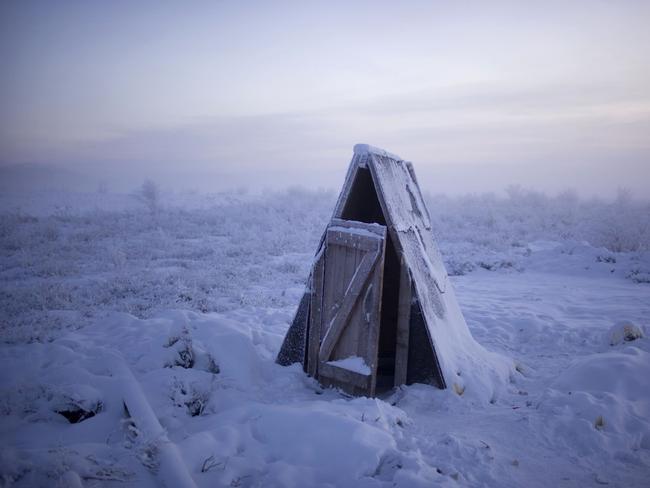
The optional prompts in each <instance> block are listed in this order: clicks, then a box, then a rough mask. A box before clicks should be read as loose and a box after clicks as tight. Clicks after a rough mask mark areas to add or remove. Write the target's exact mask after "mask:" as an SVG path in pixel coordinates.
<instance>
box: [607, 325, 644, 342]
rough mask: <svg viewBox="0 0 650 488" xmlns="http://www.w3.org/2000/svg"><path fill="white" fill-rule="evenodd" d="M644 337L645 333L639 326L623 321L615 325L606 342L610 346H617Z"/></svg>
mask: <svg viewBox="0 0 650 488" xmlns="http://www.w3.org/2000/svg"><path fill="white" fill-rule="evenodd" d="M642 337H643V331H642V330H641V328H640V327H639V326H638V325H635V324H633V323H632V322H628V321H622V322H618V323H617V324H614V325H613V326H612V327H611V329H609V330H608V331H607V334H606V340H607V343H608V344H609V345H610V346H616V345H618V344H622V343H623V342H630V341H634V340H636V339H641V338H642Z"/></svg>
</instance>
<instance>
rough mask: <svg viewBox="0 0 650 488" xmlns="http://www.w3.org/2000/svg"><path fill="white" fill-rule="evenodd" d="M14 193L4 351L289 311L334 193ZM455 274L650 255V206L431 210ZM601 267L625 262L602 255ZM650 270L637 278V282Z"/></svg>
mask: <svg viewBox="0 0 650 488" xmlns="http://www.w3.org/2000/svg"><path fill="white" fill-rule="evenodd" d="M135 196H136V197H137V198H133V196H129V195H110V194H86V195H70V194H50V195H44V196H40V197H39V198H38V199H32V198H30V197H29V196H26V195H20V196H12V195H3V196H2V197H1V198H2V202H3V205H2V208H4V209H5V211H4V212H2V214H0V252H1V255H0V264H1V272H0V309H1V310H2V312H3V313H2V317H1V318H0V329H1V332H0V334H1V338H2V340H3V341H5V342H16V341H18V342H23V341H35V340H36V341H43V340H49V339H51V338H52V337H55V336H56V335H57V334H58V332H57V331H58V330H61V329H69V328H78V327H81V326H84V325H87V324H88V323H91V322H92V321H93V320H95V319H96V318H97V317H98V316H101V315H102V313H103V312H106V311H122V312H128V313H131V314H133V315H135V316H136V317H139V318H146V317H149V316H151V314H152V313H153V312H154V311H156V310H159V309H169V308H180V309H190V310H195V311H199V312H213V311H216V312H223V311H227V310H232V309H235V308H240V307H245V306H249V305H251V306H287V305H291V304H294V303H295V301H296V297H295V296H293V295H292V296H286V293H285V292H284V290H286V289H287V288H290V287H291V286H292V285H300V284H302V283H304V280H305V278H306V276H307V273H308V266H309V261H310V256H311V254H312V253H313V251H314V249H316V245H317V242H318V239H319V237H320V235H321V232H322V230H323V228H324V226H325V225H326V222H327V221H328V219H329V217H330V212H331V208H332V207H333V204H334V198H335V195H334V194H333V193H328V192H307V191H302V190H297V189H293V190H288V191H285V192H282V193H272V194H265V195H261V196H249V195H241V194H239V195H236V194H227V195H212V196H210V195H164V194H161V193H160V191H159V189H157V188H156V187H155V186H154V185H153V184H152V183H151V182H146V183H145V184H144V185H143V186H142V188H141V189H139V190H138V192H137V193H136V195H135ZM428 200H429V201H428V204H429V208H430V212H431V215H432V220H433V227H434V231H435V233H436V234H437V235H438V236H439V244H440V246H441V250H442V252H443V256H444V257H445V260H446V263H447V268H448V270H449V272H450V273H451V274H453V275H459V274H465V273H467V272H469V271H472V270H474V269H477V268H484V269H491V270H493V269H521V267H522V266H523V265H524V264H522V263H523V260H525V257H526V255H527V254H529V253H530V249H529V247H528V245H529V244H530V243H531V242H534V241H536V240H540V239H541V240H549V241H560V242H576V241H588V242H590V243H592V244H593V245H594V246H603V247H605V248H607V249H609V250H610V251H612V252H620V251H635V252H636V251H644V250H645V251H647V250H648V249H649V248H650V207H649V206H648V205H647V204H640V203H635V202H634V201H632V200H631V199H629V198H628V196H627V195H626V194H625V193H621V194H620V195H619V198H618V199H617V200H616V201H614V202H603V201H588V202H587V201H581V200H579V199H578V198H577V197H576V196H575V195H574V194H571V193H565V194H563V195H560V196H558V197H556V198H549V197H546V196H544V195H542V194H539V193H535V192H527V191H523V190H520V189H516V188H513V189H510V191H509V196H508V197H507V198H497V197H495V196H493V195H478V196H465V197H460V198H450V197H445V196H433V197H429V198H428ZM601 254H602V256H600V255H599V257H600V258H601V259H602V260H605V261H608V260H610V261H611V260H614V261H616V258H615V257H613V256H610V254H611V253H608V252H606V251H605V252H603V253H601ZM649 271H650V270H647V269H645V268H644V267H643V266H637V267H636V268H634V267H632V268H630V269H629V270H628V272H627V274H628V275H629V277H631V278H632V279H635V280H637V281H641V282H642V281H645V280H647V279H649V278H650V275H649V273H648V272H649Z"/></svg>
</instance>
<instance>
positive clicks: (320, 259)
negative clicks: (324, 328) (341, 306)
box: [307, 252, 325, 377]
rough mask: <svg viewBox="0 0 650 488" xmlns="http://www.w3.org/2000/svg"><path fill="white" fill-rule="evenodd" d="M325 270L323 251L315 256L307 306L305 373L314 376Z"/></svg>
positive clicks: (319, 334)
mask: <svg viewBox="0 0 650 488" xmlns="http://www.w3.org/2000/svg"><path fill="white" fill-rule="evenodd" d="M324 271H325V252H321V253H320V254H319V255H318V256H317V257H316V262H315V263H314V273H313V275H312V289H311V293H312V295H311V306H310V307H309V308H310V310H309V334H308V344H307V373H308V374H309V375H310V376H312V377H316V374H317V373H318V350H319V348H320V336H321V324H322V315H323V276H324Z"/></svg>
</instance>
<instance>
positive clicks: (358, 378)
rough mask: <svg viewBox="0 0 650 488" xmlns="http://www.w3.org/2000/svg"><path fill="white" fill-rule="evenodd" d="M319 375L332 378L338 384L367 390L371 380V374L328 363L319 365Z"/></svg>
mask: <svg viewBox="0 0 650 488" xmlns="http://www.w3.org/2000/svg"><path fill="white" fill-rule="evenodd" d="M319 375H320V376H323V377H326V378H329V379H331V380H334V381H335V382H336V383H337V384H339V385H346V384H347V385H351V386H354V387H357V388H362V389H363V390H365V391H367V390H368V389H369V386H370V382H371V375H365V374H362V373H358V372H357V371H351V370H349V369H345V368H341V367H339V366H335V365H333V364H330V363H322V364H321V365H320V370H319Z"/></svg>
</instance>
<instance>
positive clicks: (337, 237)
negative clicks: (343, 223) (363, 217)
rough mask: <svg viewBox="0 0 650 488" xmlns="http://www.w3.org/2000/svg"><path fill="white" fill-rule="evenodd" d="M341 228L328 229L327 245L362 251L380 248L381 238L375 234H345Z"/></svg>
mask: <svg viewBox="0 0 650 488" xmlns="http://www.w3.org/2000/svg"><path fill="white" fill-rule="evenodd" d="M339 229H342V228H341V227H339V228H338V229H337V228H333V229H327V244H328V245H330V246H331V245H338V246H344V247H350V248H353V249H359V250H360V251H374V250H376V249H377V247H378V246H379V242H380V241H381V239H382V238H381V237H380V236H378V235H375V234H370V235H361V234H351V233H349V232H345V231H343V230H339Z"/></svg>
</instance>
